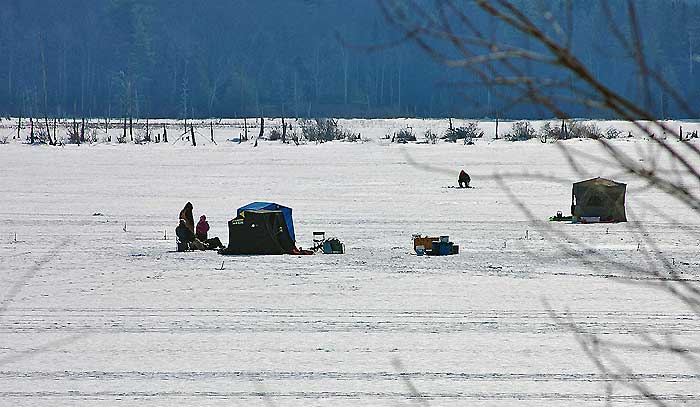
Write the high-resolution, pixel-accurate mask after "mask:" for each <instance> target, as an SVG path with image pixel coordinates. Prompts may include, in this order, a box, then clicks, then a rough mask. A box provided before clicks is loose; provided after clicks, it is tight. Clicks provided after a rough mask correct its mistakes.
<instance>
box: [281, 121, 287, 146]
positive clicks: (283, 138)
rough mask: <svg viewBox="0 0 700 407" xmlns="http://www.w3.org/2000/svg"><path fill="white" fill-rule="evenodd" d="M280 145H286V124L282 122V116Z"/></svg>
mask: <svg viewBox="0 0 700 407" xmlns="http://www.w3.org/2000/svg"><path fill="white" fill-rule="evenodd" d="M282 144H287V123H285V122H284V114H283V115H282Z"/></svg>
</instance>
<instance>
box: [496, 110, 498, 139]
mask: <svg viewBox="0 0 700 407" xmlns="http://www.w3.org/2000/svg"><path fill="white" fill-rule="evenodd" d="M496 140H498V116H496Z"/></svg>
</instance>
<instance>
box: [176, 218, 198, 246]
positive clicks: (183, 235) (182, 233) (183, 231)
mask: <svg viewBox="0 0 700 407" xmlns="http://www.w3.org/2000/svg"><path fill="white" fill-rule="evenodd" d="M175 234H176V235H177V238H178V240H180V242H181V243H190V242H193V241H194V233H192V231H191V230H190V229H189V228H188V227H187V226H185V225H184V224H183V223H180V224H179V225H178V226H177V227H176V228H175Z"/></svg>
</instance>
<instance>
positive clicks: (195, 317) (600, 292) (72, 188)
mask: <svg viewBox="0 0 700 407" xmlns="http://www.w3.org/2000/svg"><path fill="white" fill-rule="evenodd" d="M397 123H398V124H397ZM445 124H446V122H445V121H444V120H443V121H440V124H439V125H440V126H444V125H445ZM345 125H346V126H348V127H352V128H353V129H355V130H356V131H361V132H362V133H363V137H371V138H373V140H372V141H370V142H365V143H342V142H333V143H326V144H320V145H314V144H308V145H302V146H299V147H297V146H294V145H282V144H279V143H272V142H262V143H260V145H259V146H258V147H257V148H253V147H252V144H248V143H244V144H236V143H230V142H226V141H225V139H226V138H231V137H233V135H232V134H228V130H226V129H224V128H222V129H219V128H217V138H218V145H213V144H209V143H206V145H202V146H198V147H196V148H193V147H191V146H189V145H187V144H186V143H184V142H180V143H177V144H175V145H172V143H171V144H149V145H133V144H125V145H116V144H107V143H99V144H95V145H81V146H74V145H69V146H65V147H48V146H28V145H21V144H17V143H13V144H8V145H2V146H0V163H1V164H0V186H1V187H0V191H1V193H0V213H1V214H2V216H0V264H1V266H0V270H1V272H0V299H3V300H4V301H5V302H4V303H3V305H4V306H6V307H7V308H6V309H4V308H3V310H2V313H1V314H0V405H8V406H10V405H31V406H49V405H50V406H88V405H117V404H118V405H139V406H140V405H159V406H170V405H192V406H210V405H211V406H218V405H274V406H316V405H318V406H322V405H323V406H325V405H331V404H332V405H336V406H346V405H347V406H367V405H410V404H420V403H427V404H428V405H433V406H443V405H465V404H469V405H483V406H504V405H511V406H541V405H548V406H557V405H560V406H574V405H578V406H590V405H604V404H605V401H606V391H607V386H608V384H609V383H611V381H610V378H608V377H605V376H604V375H601V374H599V373H598V370H597V369H596V368H595V366H594V365H593V363H592V362H591V361H590V360H589V358H588V357H587V356H586V355H585V354H584V352H583V351H582V349H581V347H580V346H579V345H578V343H577V342H576V340H575V338H574V336H573V335H572V333H571V332H570V331H569V330H568V329H567V328H566V327H564V326H562V325H560V324H557V322H556V321H555V320H553V318H552V317H551V316H550V314H549V312H548V309H547V308H548V307H551V308H552V309H553V311H554V312H556V313H566V312H568V313H569V315H570V316H571V318H572V320H573V321H576V322H577V323H578V324H579V325H580V327H581V328H582V329H583V330H584V331H586V332H592V333H596V334H599V335H601V337H603V338H605V339H610V340H618V341H620V342H632V343H639V341H640V340H639V334H640V333H645V334H649V335H652V336H654V337H660V338H662V337H664V335H671V336H672V337H673V339H674V340H675V341H677V342H678V343H681V344H686V345H689V344H697V343H699V342H700V321H698V317H697V315H694V314H692V313H691V312H690V311H689V310H688V309H687V308H685V307H684V306H683V305H682V304H680V303H678V301H676V300H674V299H673V298H672V297H671V296H669V295H667V294H666V293H664V292H663V291H660V290H658V289H655V288H652V287H650V286H649V285H646V284H632V283H625V282H621V281H620V280H619V279H616V278H615V277H616V276H624V275H626V274H625V272H624V270H621V269H619V268H618V267H614V266H612V265H611V264H610V262H609V261H610V260H611V259H612V260H615V261H619V262H622V263H624V264H628V265H633V266H649V267H650V265H649V260H648V258H647V257H646V254H648V253H649V252H650V250H651V249H649V248H646V246H645V245H644V243H643V242H644V239H645V238H647V237H649V236H651V238H652V240H653V241H654V242H655V244H656V246H657V247H655V248H654V251H655V252H657V253H659V252H660V253H662V254H663V255H665V256H667V257H669V258H672V259H673V261H674V263H675V266H676V267H677V269H678V271H679V272H680V273H682V275H683V277H684V278H687V279H689V280H691V281H697V279H698V278H699V277H700V276H699V274H700V271H699V267H698V266H699V265H700V251H699V250H698V246H699V244H700V217H698V214H697V213H696V212H693V211H691V210H690V209H687V208H686V207H684V206H683V205H682V204H681V203H679V202H678V201H676V200H674V199H672V198H670V197H669V196H667V195H665V194H663V193H662V192H660V191H658V190H656V189H653V188H647V185H646V184H645V183H644V182H642V181H640V180H639V179H637V178H635V177H634V176H632V175H629V174H625V173H624V172H622V171H620V170H619V169H617V168H614V167H613V166H611V165H609V164H607V163H606V162H605V160H604V158H605V155H604V153H603V152H602V150H601V149H600V148H599V147H598V146H597V144H596V142H595V141H592V140H585V141H581V140H574V141H567V142H564V143H558V144H559V145H562V144H563V145H565V146H566V148H567V151H570V152H573V155H574V156H575V157H581V159H582V163H583V164H584V165H582V168H583V169H584V173H579V172H577V170H576V169H575V168H572V167H571V166H570V165H569V163H568V162H567V160H566V158H565V156H564V155H563V154H562V152H561V149H560V147H559V146H558V145H555V144H551V143H550V144H542V143H540V142H538V141H530V142H520V143H511V142H504V141H491V140H479V141H477V143H476V145H473V146H464V145H461V144H448V143H439V144H435V145H417V144H408V145H395V144H389V143H388V142H386V141H385V140H379V136H380V135H381V133H382V131H383V130H381V129H384V130H386V129H388V128H391V126H395V127H396V128H400V127H401V126H404V125H405V123H401V122H400V121H394V122H390V123H389V124H386V123H383V122H374V123H371V122H366V121H352V122H348V123H345ZM433 125H435V124H434V123H432V124H431V122H430V121H416V124H414V126H415V127H416V129H419V128H421V126H423V127H425V128H428V127H431V126H433ZM489 125H490V124H489ZM373 126H374V127H373ZM688 126H692V125H690V124H689V125H688ZM487 127H488V126H487ZM690 130H692V128H691V129H690ZM253 131H255V130H253ZM440 131H441V130H440ZM203 132H204V133H205V134H208V133H206V131H203ZM236 133H237V132H236ZM237 135H238V134H235V136H237ZM171 137H172V136H171ZM202 141H203V143H202V144H205V143H204V141H206V140H205V138H203V139H202ZM613 143H614V145H615V146H617V147H619V148H620V149H621V150H622V151H625V152H627V153H629V154H631V155H632V156H634V157H636V158H637V159H649V157H658V159H659V166H660V168H661V169H662V170H663V169H664V168H666V169H669V170H672V169H673V168H670V167H664V165H665V163H664V158H663V157H662V156H661V155H658V154H657V153H656V152H655V150H654V147H653V144H652V143H651V142H649V141H648V140H642V139H639V138H634V139H629V140H628V139H621V140H615V141H613ZM460 168H465V169H466V170H467V172H469V174H470V175H471V177H472V180H473V181H472V184H473V185H474V187H475V188H474V189H469V190H456V189H448V188H444V187H445V186H448V185H454V184H455V183H456V177H457V173H458V172H459V169H460ZM595 176H607V177H612V178H614V179H615V180H617V181H621V182H626V183H628V194H627V209H628V218H629V219H630V220H632V221H635V222H640V224H641V226H642V227H643V228H644V229H643V230H640V229H637V228H636V227H635V225H636V224H635V222H630V223H626V224H609V225H602V224H600V225H571V224H566V223H549V222H541V221H539V220H545V219H546V218H547V217H548V216H551V215H553V214H555V213H556V211H557V210H561V211H562V212H564V213H567V211H568V208H569V206H570V200H571V182H573V181H577V180H581V179H584V178H587V177H595ZM679 176H680V175H679ZM558 180H565V181H558ZM688 183H689V184H688V186H689V187H692V188H697V187H698V186H697V185H694V184H690V180H688ZM254 200H270V201H275V202H279V203H281V204H284V205H287V206H290V207H292V208H293V210H294V223H295V228H296V235H297V240H298V244H299V245H301V246H304V247H308V246H309V245H310V244H311V240H312V232H313V231H317V230H323V231H325V232H326V234H327V235H329V236H338V237H339V238H340V239H341V240H342V241H344V242H345V243H346V248H347V254H346V255H342V256H338V255H316V256H299V257H298V256H244V257H225V256H220V255H218V254H216V253H214V252H206V253H204V252H202V253H200V252H197V253H177V252H174V249H175V243H174V239H173V237H174V228H175V226H176V224H177V214H178V212H179V210H180V209H181V208H182V206H183V205H184V204H185V202H187V201H192V203H193V204H194V208H195V218H196V217H198V216H199V214H201V213H206V214H207V218H208V219H209V222H210V224H211V226H212V230H211V231H210V234H212V235H218V236H220V237H221V238H222V240H223V241H224V243H226V241H227V240H228V238H227V229H226V221H227V220H228V219H229V218H231V217H232V216H233V215H234V214H235V210H236V208H238V207H239V206H242V205H244V204H246V203H248V202H250V201H254ZM520 204H523V205H524V206H525V208H527V210H528V211H529V213H528V212H524V211H523V210H522V208H521V207H520ZM98 213H99V214H100V215H97V216H96V215H95V214H98ZM531 216H532V217H533V218H535V219H536V220H538V221H533V219H531ZM125 225H126V231H125V230H124V229H125ZM413 233H423V234H446V235H449V236H450V237H451V240H452V241H454V242H455V243H457V244H459V245H460V251H461V253H460V254H459V255H458V256H448V257H441V258H426V257H418V256H415V255H412V253H411V252H412V251H411V248H412V246H411V235H412V234H413ZM526 233H527V235H528V238H527V239H526V238H525V235H526ZM645 233H646V234H647V235H646V236H645V235H644V234H645ZM15 234H16V241H15ZM166 234H167V238H166ZM640 242H641V243H642V244H641V246H638V244H640ZM638 247H641V249H640V250H638ZM568 251H571V252H573V253H575V254H579V255H580V254H585V255H586V258H587V259H590V260H591V261H592V262H593V263H594V264H584V263H583V262H582V261H581V259H580V258H578V257H576V256H574V257H572V256H570V255H569V254H567V253H568ZM222 261H223V262H224V267H223V270H219V268H221V263H222ZM7 299H11V301H7ZM616 354H617V356H618V357H619V358H620V359H621V360H622V361H624V362H625V363H626V364H628V365H629V366H630V369H631V371H633V372H634V373H635V374H637V375H639V376H636V377H638V378H639V379H640V380H642V381H643V382H644V383H646V384H648V385H649V386H650V388H652V389H653V390H654V391H655V392H656V393H658V394H659V397H660V398H661V399H663V400H668V401H669V402H670V403H674V404H684V403H687V404H688V405H693V404H697V403H700V372H698V370H697V369H695V368H694V366H692V365H687V364H684V363H682V362H681V361H680V360H677V359H673V358H670V357H669V356H668V355H667V354H663V353H660V352H653V351H648V350H637V349H627V348H622V349H619V350H616ZM414 389H415V390H414ZM612 390H613V396H612V400H613V402H614V405H641V404H644V400H643V399H642V397H641V396H639V395H637V393H636V392H635V391H634V390H632V389H629V388H624V387H622V386H620V385H617V384H615V385H613V389H612Z"/></svg>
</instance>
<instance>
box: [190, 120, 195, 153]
mask: <svg viewBox="0 0 700 407" xmlns="http://www.w3.org/2000/svg"><path fill="white" fill-rule="evenodd" d="M190 136H192V146H193V147H197V141H196V140H195V139H194V126H193V125H191V124H190Z"/></svg>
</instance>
